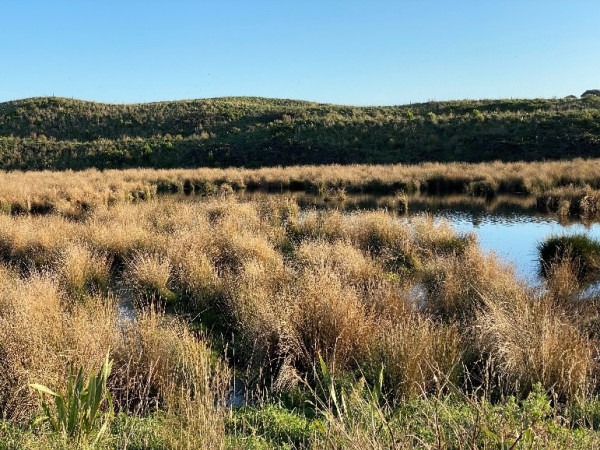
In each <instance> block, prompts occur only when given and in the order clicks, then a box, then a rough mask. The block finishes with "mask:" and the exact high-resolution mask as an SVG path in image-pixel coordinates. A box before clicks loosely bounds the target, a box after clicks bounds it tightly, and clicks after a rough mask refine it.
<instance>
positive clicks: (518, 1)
mask: <svg viewBox="0 0 600 450" xmlns="http://www.w3.org/2000/svg"><path fill="white" fill-rule="evenodd" d="M587 89H600V1H599V0H590V1H588V0H564V1H554V0H514V1H513V0H477V1H458V0H456V1H441V0H439V1H431V0H430V1H427V0H421V1H402V0H395V1H394V0H388V1H383V0H363V1H354V0H345V1H329V0H320V1H312V0H304V1H297V0H296V1H288V0H277V1H262V0H246V1H227V0H221V1H177V0H170V1H168V2H167V1H163V2H159V1H153V0H144V1H137V0H135V1H134V0H121V1H113V0H103V1H93V0H89V1H83V0H81V1H61V0H53V1H50V0H41V1H28V0H0V101H7V100H16V99H21V98H27V97H37V96H51V95H56V96H61V97H73V98H77V99H83V100H93V101H100V102H110V103H138V102H150V101H162V100H179V99H192V98H210V97H223V96H261V97H275V98H289V99H300V100H311V101H316V102H323V103H336V104H345V105H397V104H408V103H414V102H424V101H429V100H450V99H483V98H552V97H564V96H566V95H570V94H573V95H580V94H581V93H583V91H585V90H587Z"/></svg>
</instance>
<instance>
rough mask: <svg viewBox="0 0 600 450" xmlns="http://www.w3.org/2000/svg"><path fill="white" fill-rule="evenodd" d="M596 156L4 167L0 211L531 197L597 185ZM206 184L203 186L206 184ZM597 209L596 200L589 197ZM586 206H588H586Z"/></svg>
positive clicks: (81, 213)
mask: <svg viewBox="0 0 600 450" xmlns="http://www.w3.org/2000/svg"><path fill="white" fill-rule="evenodd" d="M599 173H600V160H598V159H589V160H583V159H575V160H572V161H553V162H532V163H520V162H517V163H502V162H492V163H479V164H468V163H448V164H441V163H423V164H419V165H401V164H396V165H385V166H383V165H348V166H339V165H337V166H336V165H332V166H296V167H286V168H281V167H274V168H262V169H236V168H230V169H209V168H201V169H186V170H184V169H171V170H152V169H137V170H136V169H130V170H124V171H119V170H106V171H102V172H100V171H97V170H94V169H90V170H85V171H82V172H71V171H65V172H50V171H42V172H5V173H2V174H0V210H3V211H5V212H12V213H22V212H33V213H49V212H56V213H59V214H61V215H64V216H66V217H70V218H76V219H81V218H85V217H87V216H88V215H89V213H90V211H91V210H93V209H96V208H98V207H103V206H110V205H113V204H115V203H130V202H136V201H140V200H141V201H147V200H149V199H152V198H154V197H155V196H156V195H157V192H159V191H164V192H173V191H180V192H183V190H184V186H196V187H197V189H196V192H197V193H209V194H211V193H219V194H220V195H221V196H222V197H226V196H228V195H230V194H231V191H232V189H240V188H244V187H246V186H248V187H250V188H261V189H265V190H272V189H275V188H276V189H277V190H281V189H287V188H290V187H292V188H295V189H297V188H298V187H301V188H302V189H308V190H311V191H315V192H322V193H323V192H327V191H328V190H331V189H335V190H337V191H338V192H342V193H343V192H346V191H347V192H363V191H372V192H387V193H389V194H392V193H394V192H396V191H398V189H399V188H400V187H404V189H408V190H413V191H419V190H421V191H423V192H425V191H427V192H434V193H435V192H442V193H448V192H461V193H476V194H480V195H489V193H491V194H495V193H498V192H526V193H530V194H534V195H538V194H541V193H543V192H545V191H547V190H549V189H552V188H557V187H562V186H569V185H572V186H575V187H584V186H590V187H591V188H594V189H596V188H598V187H599V186H600V177H599V176H598V174H599ZM207 186H208V188H207ZM588 203H589V202H588ZM594 205H595V206H593V208H597V199H595V203H594ZM588 206H589V207H590V208H592V205H588Z"/></svg>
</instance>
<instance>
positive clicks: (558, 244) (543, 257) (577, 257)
mask: <svg viewBox="0 0 600 450" xmlns="http://www.w3.org/2000/svg"><path fill="white" fill-rule="evenodd" d="M538 252H539V254H540V264H541V267H540V269H541V272H542V274H543V275H545V276H547V275H548V274H549V273H550V270H551V266H552V265H555V264H557V263H560V262H565V261H569V262H570V263H571V265H572V266H573V268H574V269H575V274H576V276H577V279H578V280H579V281H592V279H593V278H596V277H597V276H598V273H599V271H600V241H597V240H596V239H593V238H590V237H589V236H587V235H585V234H574V235H570V236H550V237H549V238H547V239H546V240H545V241H543V242H541V243H540V244H539V245H538Z"/></svg>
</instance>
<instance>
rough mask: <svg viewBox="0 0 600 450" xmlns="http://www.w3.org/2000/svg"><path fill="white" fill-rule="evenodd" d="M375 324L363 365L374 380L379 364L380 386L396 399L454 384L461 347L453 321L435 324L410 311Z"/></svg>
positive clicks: (432, 391) (459, 365) (457, 330)
mask: <svg viewBox="0 0 600 450" xmlns="http://www.w3.org/2000/svg"><path fill="white" fill-rule="evenodd" d="M378 325H379V326H378V327H377V329H376V330H375V333H376V334H375V335H374V336H373V338H372V343H371V348H370V354H369V356H368V357H366V358H365V362H366V364H365V366H364V367H365V370H366V371H368V372H370V378H372V379H375V377H376V373H377V371H378V370H380V368H381V364H383V367H384V372H383V373H384V376H385V380H384V385H385V386H387V387H388V389H390V390H391V392H392V393H393V394H394V396H395V397H396V399H400V398H407V397H415V396H419V395H423V394H428V393H437V392H439V391H440V390H441V389H443V388H444V387H445V386H447V385H448V384H449V383H452V384H454V385H457V384H458V381H459V380H458V377H459V375H460V372H461V369H462V368H461V364H460V363H461V358H462V354H463V352H464V351H465V350H464V343H463V342H461V334H460V330H459V327H458V326H457V324H452V325H444V324H439V323H436V322H434V321H432V320H431V319H429V318H425V317H422V316H421V315H419V314H414V313H413V314H408V315H406V317H404V318H403V319H402V320H398V319H396V320H393V321H392V320H388V321H384V322H382V323H379V324H378Z"/></svg>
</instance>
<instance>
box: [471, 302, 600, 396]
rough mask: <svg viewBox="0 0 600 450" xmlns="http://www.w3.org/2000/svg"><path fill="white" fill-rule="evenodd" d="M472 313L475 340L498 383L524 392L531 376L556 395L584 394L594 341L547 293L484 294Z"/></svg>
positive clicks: (593, 370)
mask: <svg viewBox="0 0 600 450" xmlns="http://www.w3.org/2000/svg"><path fill="white" fill-rule="evenodd" d="M484 300H485V309H483V310H482V311H481V312H480V313H479V314H478V317H477V322H476V329H477V335H478V340H479V345H480V346H481V348H482V350H483V351H484V352H486V353H487V354H488V355H489V358H490V361H491V364H492V367H493V370H494V371H495V373H496V375H497V376H498V377H499V379H500V380H499V381H500V383H501V386H503V387H504V388H505V389H506V390H507V391H508V392H518V393H527V392H529V391H530V390H531V388H532V386H533V385H534V384H535V383H536V382H541V383H542V386H543V387H544V388H545V389H548V390H551V391H553V392H555V393H556V394H558V395H559V396H560V398H562V399H575V398H578V397H582V396H586V395H588V394H589V393H590V392H591V389H592V388H593V387H594V383H595V381H596V379H595V378H596V374H597V363H596V361H595V358H594V355H595V344H594V343H593V342H592V341H590V339H589V338H588V337H587V336H585V335H583V334H582V333H581V332H580V331H579V330H578V329H577V327H576V326H574V325H573V323H572V321H571V320H570V318H569V316H568V315H567V314H566V313H565V311H564V310H563V309H561V308H560V307H558V306H557V305H556V303H554V302H553V301H552V300H551V299H547V298H542V299H538V300H532V299H531V298H527V297H524V296H521V297H519V298H517V299H515V301H513V302H511V303H508V302H502V301H498V300H496V299H493V298H485V299H484Z"/></svg>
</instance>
